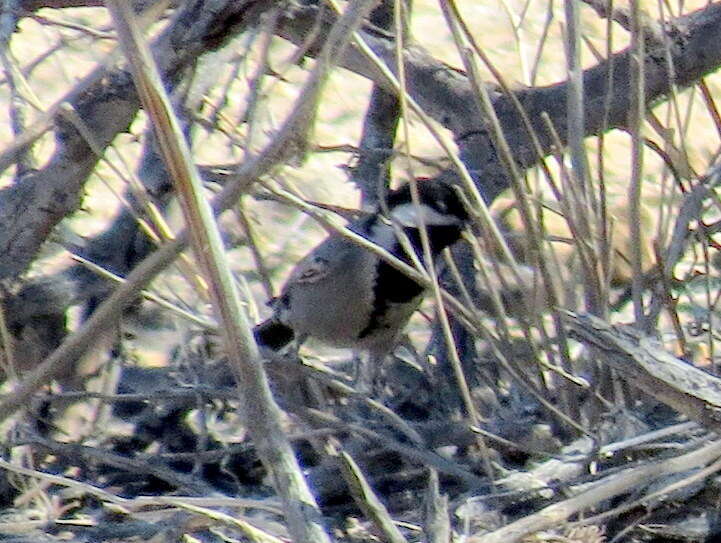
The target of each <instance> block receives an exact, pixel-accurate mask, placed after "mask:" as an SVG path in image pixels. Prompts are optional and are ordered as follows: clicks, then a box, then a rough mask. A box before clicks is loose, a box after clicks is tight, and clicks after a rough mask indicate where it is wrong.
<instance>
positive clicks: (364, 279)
mask: <svg viewBox="0 0 721 543" xmlns="http://www.w3.org/2000/svg"><path fill="white" fill-rule="evenodd" d="M416 187H417V190H418V205H416V204H415V203H414V202H413V199H412V189H411V185H410V184H405V185H403V186H402V187H400V188H399V189H397V190H394V191H389V192H388V193H387V196H386V198H385V205H379V206H377V207H376V209H375V210H374V211H372V212H371V213H369V214H368V215H366V216H364V217H362V218H360V219H357V220H355V221H352V222H351V223H349V224H348V228H349V229H350V230H351V231H353V232H354V233H356V234H358V235H360V236H362V237H364V238H366V239H367V240H369V241H371V242H373V243H375V244H377V245H378V246H380V247H382V248H383V249H385V250H386V251H388V252H389V253H390V254H391V255H393V256H395V257H397V258H399V259H400V260H401V261H403V262H405V263H407V264H411V262H412V257H411V255H409V254H408V252H407V250H406V248H404V247H408V244H404V243H402V241H401V239H400V238H401V237H402V236H399V235H398V231H399V230H402V231H403V233H404V234H405V236H406V237H407V240H408V241H409V242H410V247H411V248H412V250H413V251H414V252H415V253H416V254H417V255H420V258H421V259H422V255H423V248H422V237H421V230H420V228H421V225H423V226H424V227H425V229H426V232H427V234H428V241H429V246H430V253H431V256H432V257H433V258H436V257H437V256H438V255H439V254H440V253H441V252H442V251H443V250H444V249H445V248H446V247H448V246H450V245H452V244H453V243H455V242H456V241H458V239H459V238H460V236H461V233H462V231H463V228H464V226H465V225H466V224H467V222H468V220H469V215H468V213H467V211H466V209H465V207H464V204H463V202H462V200H461V198H460V197H459V195H458V193H457V192H456V189H455V188H454V186H453V184H452V183H450V182H448V181H445V180H442V179H419V180H417V182H416ZM394 223H395V224H394ZM424 290H425V289H424V287H423V286H422V285H420V284H419V283H418V282H416V281H415V280H413V279H411V278H410V277H408V276H407V275H405V274H404V273H403V272H401V271H399V270H398V269H396V268H394V267H393V266H392V265H391V264H390V263H389V262H387V261H386V260H384V259H383V258H382V257H380V256H378V255H377V254H376V253H374V252H372V251H370V250H368V249H366V248H364V247H362V246H361V245H359V244H358V243H356V242H354V241H353V240H350V239H348V238H347V237H344V236H342V235H341V234H340V233H338V232H333V233H331V234H330V235H329V236H328V237H327V238H326V239H325V240H323V241H322V242H321V243H320V244H319V245H317V246H316V247H315V248H314V249H312V250H311V251H310V252H309V253H308V254H307V255H306V256H305V257H304V258H303V259H301V260H300V262H299V263H298V264H296V266H295V267H294V269H293V270H292V271H291V273H290V276H289V278H288V279H287V281H286V283H285V285H284V286H283V287H282V289H281V290H280V294H279V295H278V296H277V297H275V298H274V299H272V300H271V301H270V302H269V305H270V307H271V308H272V316H271V317H270V318H268V319H267V320H265V321H263V322H262V323H260V324H258V325H257V326H255V328H254V330H253V332H254V335H255V339H256V341H257V343H258V345H259V346H260V347H262V348H269V349H271V350H272V351H279V350H281V349H283V348H284V347H285V346H286V345H288V344H290V343H291V342H293V341H294V340H303V339H305V338H306V337H308V336H310V337H313V338H315V339H317V340H320V341H321V342H322V343H325V344H328V345H330V346H333V347H343V348H351V349H354V350H358V351H366V352H368V353H369V354H370V358H371V359H376V360H378V359H380V360H382V359H383V358H384V356H385V355H386V354H388V353H389V352H390V351H391V349H392V347H393V346H394V345H395V342H396V340H397V338H398V336H399V335H400V333H401V331H402V330H403V329H404V328H405V326H406V324H407V322H408V320H409V319H410V317H411V316H412V315H413V313H414V312H415V311H416V309H418V306H419V305H420V303H421V301H422V299H423V293H424Z"/></svg>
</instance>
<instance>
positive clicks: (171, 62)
mask: <svg viewBox="0 0 721 543" xmlns="http://www.w3.org/2000/svg"><path fill="white" fill-rule="evenodd" d="M272 5H273V2H270V1H268V0H246V1H244V2H232V1H228V0H195V1H193V2H188V3H186V4H185V6H184V7H183V9H181V10H180V11H179V12H178V13H177V15H176V17H175V19H174V21H173V23H172V24H171V25H170V26H169V27H168V29H167V30H166V31H165V32H164V33H163V34H162V35H161V36H160V37H159V39H158V40H157V41H156V43H155V44H154V46H153V50H154V52H155V54H156V59H157V62H158V66H159V67H160V70H161V73H162V75H163V78H164V79H165V80H166V82H167V81H174V80H176V79H177V78H178V77H180V76H181V75H182V74H183V73H184V71H185V70H186V69H187V68H188V67H189V66H191V65H192V64H193V63H194V62H195V61H196V59H197V58H198V57H199V56H200V55H202V54H203V53H205V52H206V51H208V50H210V49H213V48H216V47H218V46H220V45H221V44H222V43H223V42H224V40H225V39H227V38H228V37H230V36H233V35H235V33H237V31H238V28H239V27H242V26H244V25H247V24H249V23H251V22H254V21H255V17H256V15H257V13H258V12H259V10H262V9H264V8H267V7H269V6H272ZM64 101H65V102H67V104H69V106H70V108H71V109H72V110H73V113H71V115H72V117H79V118H80V119H81V123H82V125H84V127H85V128H87V130H88V132H89V133H90V135H91V137H92V140H93V141H92V144H93V145H92V146H94V147H95V149H96V151H99V152H102V151H103V150H104V149H105V147H106V146H107V145H108V144H109V143H110V142H111V141H112V140H113V139H114V138H115V136H116V135H117V134H118V133H119V132H122V131H124V130H127V129H128V127H129V125H130V123H131V122H132V120H133V118H134V117H135V115H136V113H137V112H138V108H139V102H138V99H137V95H136V93H135V89H134V87H133V84H132V81H131V80H130V76H129V75H128V73H127V72H126V71H125V70H124V68H123V69H119V68H115V67H109V68H107V69H105V70H97V71H96V73H95V75H94V76H93V77H92V78H91V80H90V81H88V82H86V83H85V84H84V85H83V86H82V88H81V89H79V90H74V91H72V92H71V93H69V95H68V96H67V97H66V98H65V100H64ZM69 117H70V116H69V115H62V116H61V115H58V118H57V119H56V130H55V139H56V150H55V153H54V154H53V156H52V157H51V158H50V160H49V161H48V163H47V164H46V165H45V166H44V167H43V168H42V169H40V170H38V171H35V172H32V173H30V174H29V175H27V176H25V177H24V178H23V179H22V180H21V181H19V182H18V183H15V184H14V185H12V186H10V187H8V188H6V189H4V190H2V191H0V257H1V258H0V262H1V263H2V264H0V279H8V278H15V277H17V276H18V275H19V274H21V273H22V272H23V271H25V270H26V269H27V267H28V265H29V264H30V262H32V261H33V260H34V258H35V256H36V255H37V251H38V249H39V247H40V245H41V244H42V243H43V242H44V241H45V240H46V239H47V237H48V235H49V233H50V232H51V230H52V229H53V228H54V227H55V226H56V225H57V223H58V222H59V221H60V220H62V219H63V218H64V217H66V216H67V215H69V214H70V213H72V212H74V211H76V210H77V209H78V207H79V205H80V201H81V196H82V188H83V185H84V183H85V181H86V180H87V178H88V176H89V175H90V173H91V172H92V171H93V169H94V168H95V165H96V164H97V161H98V156H97V155H96V154H95V153H94V152H93V150H92V149H91V145H90V144H89V143H88V142H87V141H86V140H85V139H84V137H83V136H82V135H81V133H80V131H79V130H78V126H77V124H74V123H73V122H71V121H70V120H68V118H69ZM81 128H82V126H81Z"/></svg>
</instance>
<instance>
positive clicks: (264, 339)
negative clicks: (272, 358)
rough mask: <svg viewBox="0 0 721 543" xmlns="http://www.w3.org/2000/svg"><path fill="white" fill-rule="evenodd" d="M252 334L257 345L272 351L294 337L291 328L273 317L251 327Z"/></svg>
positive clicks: (283, 345) (278, 348)
mask: <svg viewBox="0 0 721 543" xmlns="http://www.w3.org/2000/svg"><path fill="white" fill-rule="evenodd" d="M253 335H254V336H255V341H257V342H258V345H260V346H261V347H267V348H268V349H272V350H273V351H278V350H280V349H282V348H283V347H285V346H286V345H288V343H290V342H291V341H293V338H294V337H295V334H294V333H293V329H292V328H290V327H288V326H286V325H285V324H283V323H282V322H278V321H277V320H274V319H268V320H267V321H264V322H261V323H260V324H259V325H257V326H256V327H255V328H253Z"/></svg>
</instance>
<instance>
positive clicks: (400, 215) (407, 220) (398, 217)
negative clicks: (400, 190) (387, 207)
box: [391, 202, 460, 228]
mask: <svg viewBox="0 0 721 543" xmlns="http://www.w3.org/2000/svg"><path fill="white" fill-rule="evenodd" d="M391 217H392V218H393V220H395V221H397V222H398V223H400V224H401V225H402V226H405V227H410V228H414V227H415V228H417V227H419V226H420V225H421V220H420V219H423V224H425V225H427V226H448V225H452V224H458V223H459V222H460V221H459V220H458V219H457V218H456V217H454V216H453V215H447V214H445V213H439V212H438V211H436V210H435V209H433V208H432V207H429V206H427V205H423V204H420V205H417V206H416V205H414V204H413V203H412V202H409V203H407V204H402V205H399V206H397V207H394V208H393V211H392V212H391Z"/></svg>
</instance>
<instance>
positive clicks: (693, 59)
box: [279, 3, 721, 201]
mask: <svg viewBox="0 0 721 543" xmlns="http://www.w3.org/2000/svg"><path fill="white" fill-rule="evenodd" d="M316 17H317V12H316V10H315V8H313V7H305V8H304V9H303V10H302V11H299V12H296V13H294V14H293V18H292V19H291V18H288V19H286V20H285V22H284V24H283V25H282V26H281V30H280V32H279V33H280V34H281V35H282V36H283V37H285V38H286V39H289V40H290V41H292V42H294V43H299V44H300V43H303V40H304V39H305V38H306V37H307V36H308V35H309V33H310V30H311V28H312V25H313V24H314V23H315V20H316ZM665 32H666V38H667V41H668V44H669V48H670V57H671V61H672V63H673V68H674V70H673V74H671V72H670V70H669V68H668V65H667V64H666V61H665V60H664V59H665V58H666V55H665V51H664V50H663V49H662V45H660V44H659V45H657V46H656V47H655V48H653V47H649V48H648V50H647V58H646V64H645V69H646V103H647V104H649V105H651V104H653V103H655V102H657V101H659V100H662V99H663V98H665V96H666V95H667V94H668V93H669V91H670V85H671V84H672V83H673V84H675V85H678V86H679V87H687V86H689V85H691V84H693V83H694V82H696V81H697V80H698V79H699V78H701V77H702V76H704V75H705V74H708V73H709V72H711V71H713V70H715V69H716V68H718V67H719V66H720V65H721V48H719V47H709V44H713V43H720V41H719V40H721V4H719V3H716V4H711V5H709V6H708V7H706V8H704V9H701V10H699V11H695V12H693V13H690V14H688V15H684V16H682V17H679V18H677V19H676V20H674V21H673V22H672V24H671V25H669V26H668V27H667V29H666V30H665ZM317 35H318V36H319V37H318V39H317V40H316V42H315V43H312V44H311V46H310V47H309V48H308V54H309V55H314V54H316V51H317V49H318V47H319V46H320V44H321V41H322V36H323V35H324V32H323V31H320V32H318V33H317ZM363 38H364V40H365V41H366V42H367V43H368V45H369V46H370V47H371V48H372V50H373V51H374V52H375V54H376V55H378V56H379V57H380V58H381V59H382V60H383V61H384V62H385V63H386V64H387V65H388V66H389V68H390V69H391V70H393V71H395V65H396V62H395V60H394V59H395V47H394V44H393V42H392V39H391V38H389V37H388V36H385V35H382V34H381V33H379V32H373V31H366V32H365V33H364V34H363ZM404 55H405V57H404V60H405V67H406V77H407V80H408V92H409V94H410V95H411V96H412V97H413V98H414V99H415V100H416V101H417V102H418V103H419V104H420V105H421V106H422V107H423V108H424V109H425V111H426V112H427V113H428V114H429V115H431V116H432V117H433V118H434V119H435V120H437V121H438V122H440V123H441V124H443V125H444V126H446V127H447V128H448V129H450V130H451V131H452V132H453V133H454V135H455V138H456V141H457V143H458V145H459V148H460V153H461V158H462V159H463V161H464V162H465V164H466V166H467V167H468V168H469V169H470V170H472V171H473V172H474V173H475V174H476V176H477V179H478V183H479V188H480V189H481V190H482V193H483V194H484V195H485V196H486V198H487V199H488V200H489V201H490V200H493V199H494V198H495V196H496V195H497V194H498V193H499V192H500V191H501V190H503V189H505V188H506V187H507V186H508V181H507V176H506V172H505V170H504V168H503V166H502V164H501V163H500V161H499V159H498V156H497V153H496V151H495V149H494V147H493V145H492V144H491V142H490V138H489V137H488V133H487V131H486V129H485V126H484V121H483V118H482V116H481V115H480V114H479V112H478V111H477V110H476V109H475V107H474V99H473V96H472V89H471V85H470V84H469V82H468V79H467V77H466V76H465V74H463V73H462V72H460V71H458V70H454V69H453V68H451V67H449V66H447V65H445V64H443V63H442V62H440V61H438V60H436V59H435V58H433V57H432V56H431V54H430V53H429V52H427V51H426V50H424V49H423V48H422V47H420V46H412V47H409V48H408V49H407V50H406V51H405V53H404ZM628 59H629V56H628V50H623V51H621V52H619V53H616V54H615V55H613V56H612V57H611V58H610V59H608V60H606V61H605V62H602V63H600V64H598V65H597V66H595V67H593V68H590V69H588V70H586V71H585V72H584V93H585V97H584V98H585V106H586V108H585V109H586V111H585V112H586V119H585V133H586V134H587V135H592V134H598V133H601V132H603V131H605V130H607V129H609V128H614V127H622V126H624V125H625V124H626V117H627V115H628V111H629V96H630V91H629V87H628V85H629V81H630V71H629V63H628ZM342 65H343V66H344V67H346V68H348V69H350V70H352V71H354V72H357V73H359V74H361V75H364V76H366V77H369V78H371V79H373V80H374V81H375V82H377V83H379V84H380V85H382V86H384V88H386V90H389V91H391V90H392V87H391V86H390V85H389V84H388V83H387V82H386V81H385V79H384V77H383V76H382V75H381V74H380V73H378V71H377V70H376V69H374V68H373V67H372V66H371V65H370V63H369V62H368V61H367V60H366V59H365V58H364V57H363V56H362V55H361V54H360V53H359V51H358V50H351V51H349V52H348V53H347V55H346V58H345V59H344V61H343V62H342ZM609 70H612V75H613V77H612V78H611V79H610V81H611V85H610V86H609V84H608V82H609V78H608V73H609ZM566 85H567V83H566V82H565V81H564V82H560V83H556V84H553V85H549V86H545V87H532V88H521V89H517V90H515V95H516V97H517V98H518V100H519V101H520V102H521V104H522V105H523V107H524V109H525V110H526V112H527V114H528V116H529V118H530V121H531V123H532V125H533V128H534V130H535V131H536V133H537V135H538V137H539V139H540V143H541V146H542V152H543V154H547V153H548V152H549V151H550V149H551V145H552V140H551V136H550V134H549V133H548V131H547V130H546V128H545V125H544V123H543V120H542V117H541V114H542V113H547V114H548V115H549V117H550V118H551V121H552V122H553V124H554V126H555V127H556V129H557V130H558V132H559V134H560V136H561V140H562V142H563V143H565V142H566V141H567V140H566V110H565V108H564V107H562V104H565V97H566V93H567V91H566ZM608 93H610V95H611V99H610V100H609V101H608V103H609V106H610V109H609V111H608V117H607V119H608V120H607V125H604V123H605V118H606V117H605V105H606V99H607V98H606V96H607V94H608ZM493 102H494V107H495V109H496V112H497V114H498V117H499V119H500V121H501V124H502V127H503V131H504V134H505V136H506V138H507V140H508V142H509V145H510V146H511V150H512V152H513V154H514V156H515V157H516V159H517V161H518V163H519V165H520V166H522V167H526V168H527V167H531V166H533V165H535V164H536V163H537V162H538V161H539V159H540V157H539V156H538V154H537V153H536V152H535V151H534V149H533V146H532V145H531V143H530V139H529V137H528V133H527V130H526V128H525V127H524V125H523V122H522V120H521V117H520V115H518V112H517V110H516V108H515V106H514V104H513V101H512V100H511V99H510V98H509V97H508V96H506V95H504V94H501V93H495V94H494V95H493Z"/></svg>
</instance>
